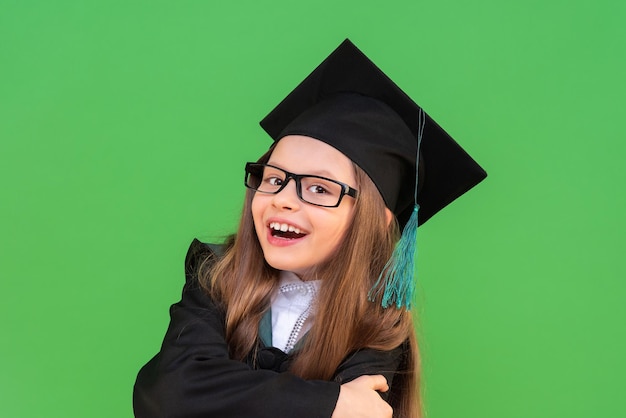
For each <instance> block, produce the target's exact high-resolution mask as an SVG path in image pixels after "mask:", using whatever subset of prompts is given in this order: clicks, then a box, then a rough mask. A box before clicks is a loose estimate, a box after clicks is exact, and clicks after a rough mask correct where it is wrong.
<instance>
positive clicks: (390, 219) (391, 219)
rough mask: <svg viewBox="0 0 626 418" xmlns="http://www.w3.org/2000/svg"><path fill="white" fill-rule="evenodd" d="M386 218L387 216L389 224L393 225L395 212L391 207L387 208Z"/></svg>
mask: <svg viewBox="0 0 626 418" xmlns="http://www.w3.org/2000/svg"><path fill="white" fill-rule="evenodd" d="M385 218H387V226H389V225H391V222H392V221H393V212H391V211H390V210H389V208H385Z"/></svg>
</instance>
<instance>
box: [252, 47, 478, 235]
mask: <svg viewBox="0 0 626 418" xmlns="http://www.w3.org/2000/svg"><path fill="white" fill-rule="evenodd" d="M420 113H422V110H421V108H420V107H419V106H418V105H417V104H416V103H415V102H414V101H413V100H412V99H411V98H410V97H409V96H408V95H407V94H405V93H404V92H403V91H402V90H401V89H400V88H399V87H398V86H397V85H396V84H395V83H394V82H393V81H392V80H391V79H390V78H389V77H387V75H385V74H384V73H383V72H382V71H381V70H380V69H379V68H378V67H377V66H376V65H375V64H374V63H373V62H372V61H371V60H370V59H369V58H367V57H366V56H365V55H364V54H363V53H362V52H361V51H360V50H359V49H358V48H357V47H356V46H355V45H354V44H353V43H352V42H350V40H348V39H346V40H345V41H344V42H342V43H341V45H339V47H338V48H337V49H336V50H335V51H333V52H332V53H331V54H330V55H329V56H328V57H327V58H326V59H325V60H324V61H323V62H322V63H321V64H320V65H319V66H318V67H317V68H316V69H315V70H313V72H312V73H311V74H310V75H309V76H308V77H306V78H305V79H304V80H303V81H302V82H301V83H300V84H299V85H298V86H297V87H296V88H295V89H294V90H293V91H292V92H291V93H289V95H287V97H285V98H284V99H283V101H282V102H281V103H280V104H278V106H276V108H274V110H272V111H271V112H270V113H269V114H268V115H267V116H266V117H265V118H264V119H263V120H262V121H261V126H262V127H263V129H265V131H266V132H267V133H268V134H269V135H270V137H272V138H273V139H274V141H279V140H280V139H281V138H283V137H285V136H287V135H305V136H309V137H312V138H315V139H318V140H320V141H323V142H326V143H328V144H329V145H331V146H333V147H335V148H336V149H338V150H339V151H340V152H342V153H343V154H345V155H346V156H347V157H348V158H350V159H351V160H352V161H353V162H355V163H356V164H357V165H358V166H359V167H361V168H362V169H363V170H364V171H365V172H366V173H367V174H368V176H369V177H370V178H371V179H372V181H373V182H374V184H375V185H376V187H377V188H378V190H379V191H380V193H381V195H382V196H383V199H384V200H385V204H386V205H387V207H388V208H389V209H390V210H391V211H392V212H394V214H395V215H396V216H397V217H398V221H399V223H400V226H401V227H404V225H405V223H406V222H407V220H408V219H409V216H410V215H411V213H412V211H413V207H414V205H415V203H417V204H419V208H420V209H419V224H420V225H421V224H423V223H424V222H426V221H427V220H428V219H430V218H431V217H432V216H433V215H434V214H435V213H437V212H438V211H439V210H441V209H442V208H444V207H445V206H446V205H448V204H449V203H451V202H452V201H453V200H455V199H456V198H457V197H459V196H461V195H462V194H463V193H465V192H466V191H468V190H469V189H471V188H472V187H474V186H475V185H476V184H478V183H479V182H480V181H482V180H483V179H484V178H485V177H486V176H487V173H486V172H485V171H484V170H483V169H482V168H481V167H480V166H479V165H478V164H477V163H476V162H475V161H474V160H473V159H472V157H470V156H469V155H468V154H467V153H466V152H465V151H464V150H463V149H462V148H461V147H460V146H459V145H458V144H457V143H456V141H454V139H452V137H450V135H448V134H447V133H446V132H445V131H444V130H443V129H442V128H441V127H440V126H439V125H438V124H437V123H436V122H435V121H434V120H433V119H432V118H431V117H430V116H428V115H427V114H426V113H422V115H420ZM420 118H422V120H423V123H420ZM420 131H421V144H420V146H419V164H418V136H419V133H420ZM418 165H419V176H417V173H418V171H417V170H418ZM417 178H418V179H419V187H418V190H417V193H416V179H417ZM416 195H417V202H415V196H416Z"/></svg>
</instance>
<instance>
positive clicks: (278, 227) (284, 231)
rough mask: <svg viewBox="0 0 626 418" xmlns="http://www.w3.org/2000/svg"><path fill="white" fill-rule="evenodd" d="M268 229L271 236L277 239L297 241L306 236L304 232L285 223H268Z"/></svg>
mask: <svg viewBox="0 0 626 418" xmlns="http://www.w3.org/2000/svg"><path fill="white" fill-rule="evenodd" d="M268 227H269V228H270V233H271V234H272V236H273V237H277V238H283V239H298V238H302V237H304V236H305V235H306V232H303V231H301V230H300V229H299V228H296V227H295V226H293V225H289V224H286V223H280V222H270V224H269V225H268Z"/></svg>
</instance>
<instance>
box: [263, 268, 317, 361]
mask: <svg viewBox="0 0 626 418" xmlns="http://www.w3.org/2000/svg"><path fill="white" fill-rule="evenodd" d="M279 279H280V286H279V287H278V290H277V291H276V293H275V294H274V296H273V297H272V345H273V346H274V347H276V348H279V349H281V350H282V351H284V352H285V353H289V352H290V351H291V350H293V347H294V346H295V345H296V343H297V342H298V340H300V338H302V336H303V335H304V334H306V333H307V331H309V330H310V329H311V326H312V325H313V317H314V316H315V299H316V298H315V297H316V294H317V290H318V289H319V286H320V282H321V280H311V281H306V282H304V281H302V280H300V278H299V277H298V276H297V275H296V274H295V273H292V272H289V271H281V272H280V275H279Z"/></svg>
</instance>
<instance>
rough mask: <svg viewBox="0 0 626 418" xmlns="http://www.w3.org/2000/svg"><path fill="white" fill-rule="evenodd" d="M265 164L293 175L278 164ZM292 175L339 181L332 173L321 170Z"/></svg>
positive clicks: (269, 162)
mask: <svg viewBox="0 0 626 418" xmlns="http://www.w3.org/2000/svg"><path fill="white" fill-rule="evenodd" d="M266 164H268V165H271V166H274V167H276V168H280V169H281V170H285V171H289V172H290V173H293V171H291V170H287V169H286V168H285V167H283V166H281V165H280V164H277V163H273V162H271V161H268V162H267V163H266ZM294 174H298V175H300V176H320V177H328V178H330V179H333V180H335V181H339V180H336V177H337V176H336V175H334V173H331V172H330V171H328V170H324V169H322V170H313V171H312V172H309V173H294Z"/></svg>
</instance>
